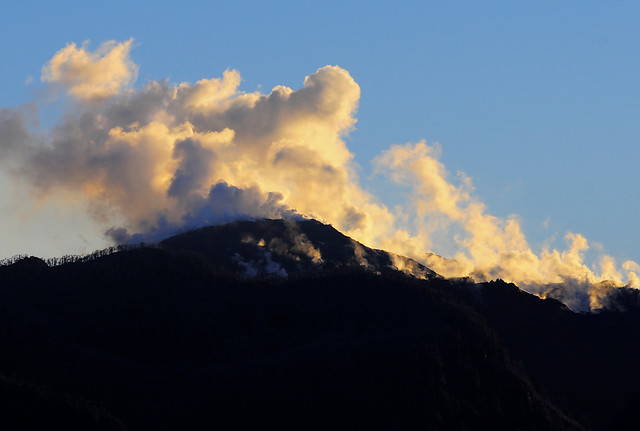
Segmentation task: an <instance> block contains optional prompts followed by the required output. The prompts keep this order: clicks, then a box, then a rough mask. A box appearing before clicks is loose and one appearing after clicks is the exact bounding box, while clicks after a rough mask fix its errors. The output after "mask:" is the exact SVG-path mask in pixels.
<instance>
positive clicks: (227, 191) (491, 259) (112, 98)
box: [0, 40, 640, 308]
mask: <svg viewBox="0 0 640 431" xmlns="http://www.w3.org/2000/svg"><path fill="white" fill-rule="evenodd" d="M132 44H133V40H129V41H127V42H123V43H117V42H114V41H111V42H106V43H104V44H102V45H101V46H100V47H99V48H98V49H97V50H96V51H93V52H91V51H89V50H88V46H87V44H83V45H81V46H80V47H78V46H76V45H75V44H69V45H67V46H66V47H65V48H63V49H62V50H60V51H59V52H58V53H56V54H55V55H54V56H53V58H52V59H51V60H50V61H49V62H48V63H47V64H46V65H45V66H44V67H43V70H42V81H43V82H44V83H45V85H48V86H51V87H52V88H54V89H56V90H59V91H64V92H66V95H67V96H68V102H69V103H70V104H71V106H72V108H71V109H70V110H69V112H68V113H67V114H66V116H65V117H64V118H63V119H62V120H61V122H60V123H59V124H58V125H56V126H55V127H54V128H52V130H50V131H48V132H47V133H45V134H42V135H41V134H39V133H37V132H36V131H34V130H33V129H34V128H33V126H32V124H37V110H36V108H35V104H33V105H27V106H24V107H21V108H18V109H9V108H4V109H2V110H1V111H0V150H1V151H2V153H1V154H2V155H1V156H0V162H4V163H3V165H5V166H6V167H7V170H8V171H9V172H10V173H11V174H12V175H15V176H16V178H19V179H20V181H23V182H28V183H29V184H30V185H31V187H32V188H33V190H34V194H35V196H37V197H38V199H47V198H48V197H50V196H53V195H54V194H55V193H57V192H58V191H60V190H65V191H66V192H68V193H71V194H73V195H76V196H78V197H81V198H82V199H84V200H86V201H87V202H89V205H90V208H89V209H88V210H89V211H90V213H91V214H92V215H93V217H94V218H95V219H96V220H99V221H100V222H101V223H102V224H103V225H104V226H105V229H106V232H107V234H108V235H109V236H110V237H111V238H113V239H114V240H115V241H119V242H121V241H127V240H128V241H140V240H157V239H160V238H163V237H166V236H168V235H170V234H172V233H176V232H178V231H181V230H185V229H187V228H192V227H197V226H201V225H205V224H213V223H220V222H226V221H231V220H234V219H238V218H263V217H269V218H286V219H295V218H300V217H303V216H304V217H313V218H317V219H319V220H322V221H325V222H329V223H331V224H333V225H334V226H335V227H336V228H338V229H339V230H341V231H342V232H344V233H345V234H347V235H349V236H351V237H353V238H355V239H357V240H359V241H361V242H363V243H365V244H366V245H369V246H374V247H381V248H385V249H388V250H389V251H393V252H396V253H399V254H403V255H408V256H410V257H412V258H415V259H416V260H418V261H420V262H422V263H424V264H426V265H427V266H428V267H430V268H432V269H434V270H435V271H437V272H439V273H441V274H443V275H445V276H466V275H470V276H472V277H474V278H475V279H477V280H488V279H494V278H503V279H505V280H507V281H513V282H516V283H518V284H519V285H520V286H521V287H524V288H526V289H528V290H529V291H531V292H534V293H537V294H539V295H545V294H552V293H553V294H555V295H556V296H558V295H560V296H561V295H565V296H564V297H563V300H564V301H565V302H566V303H568V304H569V305H570V306H572V307H573V308H584V304H589V306H590V307H598V306H599V300H600V299H599V298H601V297H602V292H601V291H602V289H603V288H604V287H603V286H604V285H603V284H602V283H601V282H603V281H604V280H609V279H611V280H613V282H607V283H609V284H607V286H608V285H610V284H611V283H613V284H615V285H623V284H625V283H628V284H629V285H631V286H633V287H637V286H638V283H639V280H638V276H637V274H638V273H639V270H640V267H639V266H638V264H636V263H635V262H632V261H627V262H625V263H624V264H623V265H622V267H621V268H618V267H617V266H616V264H615V262H614V260H613V259H612V258H611V257H609V256H603V257H602V258H601V262H600V267H599V268H590V267H588V266H587V265H586V264H585V263H584V259H583V255H584V252H585V251H586V250H587V249H588V243H587V241H586V239H585V238H583V237H582V236H580V235H579V234H571V233H569V234H567V236H566V239H567V241H568V247H567V249H566V250H562V251H560V250H546V249H545V250H542V251H540V252H534V251H533V250H532V249H531V247H530V246H529V244H528V243H527V241H526V238H525V237H524V234H523V233H522V230H521V228H520V225H519V223H518V220H517V218H516V217H509V218H507V219H501V218H498V217H494V216H491V215H490V214H488V213H487V208H486V206H485V205H484V204H483V203H481V202H479V201H478V200H477V199H476V198H475V197H474V196H473V186H472V183H471V180H470V179H469V178H467V177H465V176H464V175H463V174H462V175H461V176H460V179H459V183H460V184H459V185H455V184H454V183H453V182H452V181H451V180H450V179H449V178H448V173H447V172H446V169H445V167H444V166H443V165H442V163H441V162H440V161H439V159H438V157H439V151H440V150H439V147H438V146H437V145H428V144H426V143H425V142H419V143H416V144H406V145H404V146H393V147H391V148H390V149H389V150H388V151H386V152H385V153H384V154H382V155H380V156H379V157H378V158H377V159H376V161H375V164H376V167H377V169H378V171H379V172H380V173H384V174H386V175H389V177H390V179H391V180H392V181H394V182H396V183H399V184H404V185H409V186H410V187H412V190H413V192H412V195H411V198H410V200H409V202H408V203H407V204H406V205H405V206H404V207H403V208H400V209H396V210H393V211H392V210H390V209H389V208H387V207H386V206H385V205H384V204H383V203H381V202H380V201H379V199H378V198H377V197H375V196H372V195H371V194H369V193H367V192H366V191H365V190H364V189H363V187H362V186H361V185H360V180H359V178H358V176H357V175H356V169H355V166H354V164H353V162H352V159H353V154H352V153H351V152H350V151H349V149H348V148H347V146H346V144H345V141H344V138H345V136H346V135H347V134H348V133H349V132H350V131H351V130H352V129H353V127H354V125H355V123H356V119H355V117H354V114H355V112H356V109H357V106H358V101H359V98H360V88H359V86H358V84H357V83H356V82H355V81H354V79H353V78H352V77H351V76H350V75H349V73H348V72H347V71H346V70H344V69H341V68H340V67H338V66H325V67H322V68H320V69H318V70H317V71H316V72H315V73H313V74H311V75H309V76H307V77H306V78H305V80H304V83H303V86H302V88H300V89H297V90H293V89H291V88H288V87H285V86H277V87H275V88H274V89H273V90H272V91H271V92H270V93H269V94H262V93H259V92H254V93H245V92H242V91H240V90H239V85H240V83H241V77H240V74H239V72H237V71H235V70H227V71H225V72H224V73H223V75H222V77H220V78H209V79H202V80H200V81H198V82H196V83H195V84H189V83H180V84H178V85H174V84H172V83H170V82H168V81H151V82H148V83H146V84H145V85H144V86H143V87H141V88H133V87H132V84H133V83H134V81H135V78H136V77H137V73H138V67H137V65H136V64H135V63H134V62H133V61H132V60H131V58H130V51H131V48H132ZM443 233H446V234H447V235H448V238H451V239H450V240H449V242H450V244H449V245H450V246H451V247H453V248H454V249H455V250H457V251H456V252H455V253H454V256H451V257H452V258H453V259H443V258H441V257H439V256H437V255H434V254H431V253H427V252H428V250H431V249H433V248H434V247H437V246H438V245H439V241H442V237H443ZM301 244H302V245H304V246H306V245H305V244H304V243H301ZM624 278H626V280H627V281H626V282H623V281H622V280H623V279H624ZM560 283H563V284H564V285H567V286H571V288H567V289H566V290H564V291H563V292H562V294H560V293H558V292H557V290H558V289H557V286H558V285H559V284H560ZM605 284H606V283H605ZM585 298H586V299H585ZM585 301H586V302H585Z"/></svg>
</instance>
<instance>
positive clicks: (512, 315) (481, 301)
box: [456, 281, 640, 430]
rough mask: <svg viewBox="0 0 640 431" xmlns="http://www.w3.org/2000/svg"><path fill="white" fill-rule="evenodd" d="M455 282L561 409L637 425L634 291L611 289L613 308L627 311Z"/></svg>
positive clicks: (639, 362)
mask: <svg viewBox="0 0 640 431" xmlns="http://www.w3.org/2000/svg"><path fill="white" fill-rule="evenodd" d="M456 290H458V292H459V293H461V294H462V295H465V294H466V298H467V299H466V301H467V303H468V304H469V305H470V306H472V307H473V308H474V310H476V311H477V312H479V313H480V314H482V315H483V316H484V317H485V319H486V320H487V322H488V323H489V325H490V326H491V327H492V328H494V329H495V330H496V332H497V334H498V336H499V339H500V340H501V342H502V343H503V345H504V346H505V347H506V348H507V349H508V351H509V353H510V355H511V357H512V358H513V359H515V360H517V361H521V362H522V364H523V366H524V369H525V370H526V372H527V374H528V375H529V376H530V377H531V379H532V381H534V382H535V383H536V384H537V387H538V388H540V389H542V391H543V393H545V394H547V395H548V396H549V397H550V398H551V399H552V400H553V401H554V402H555V403H556V404H557V405H558V406H560V407H561V408H562V409H563V410H564V411H565V412H567V413H569V414H570V415H571V416H573V417H575V418H576V419H578V420H579V421H580V422H581V423H583V424H585V425H587V426H588V427H589V428H591V429H599V430H612V429H638V426H639V424H640V421H638V415H637V413H636V411H637V407H636V406H637V401H638V400H639V399H640V349H639V348H638V341H639V340H640V313H638V312H637V309H636V310H634V309H633V304H635V301H636V300H637V291H635V290H633V291H632V290H627V289H621V290H620V291H619V292H615V293H614V294H613V295H612V297H611V301H612V303H615V304H616V307H617V308H618V309H619V308H623V309H625V310H629V311H626V312H618V311H611V310H607V309H605V310H602V311H600V312H598V313H584V314H582V313H573V312H571V311H569V309H568V308H567V307H566V306H564V305H563V304H562V303H560V302H558V301H556V300H553V299H545V300H542V299H539V298H537V297H535V296H533V295H529V294H527V293H525V292H523V291H521V290H519V289H518V288H517V287H516V286H515V285H513V284H507V283H504V282H502V281H496V282H491V283H483V284H478V285H474V286H473V288H472V289H471V290H470V289H468V288H464V289H456ZM465 292H466V293H465ZM626 296H629V297H630V298H626ZM614 298H617V299H614ZM614 301H615V302H614ZM636 307H637V306H636Z"/></svg>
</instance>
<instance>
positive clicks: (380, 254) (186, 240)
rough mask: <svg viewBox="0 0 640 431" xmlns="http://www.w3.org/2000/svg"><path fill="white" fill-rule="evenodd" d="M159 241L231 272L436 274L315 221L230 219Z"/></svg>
mask: <svg viewBox="0 0 640 431" xmlns="http://www.w3.org/2000/svg"><path fill="white" fill-rule="evenodd" d="M161 245H162V246H163V247H164V248H168V249H172V250H182V251H189V252H193V253H195V254H197V255H199V256H202V257H204V258H206V260H207V261H208V262H209V264H211V265H212V266H213V267H215V268H216V270H218V271H229V272H230V273H231V274H232V275H233V276H245V277H256V276H262V277H265V276H266V277H269V276H271V277H286V276H288V275H300V274H307V275H309V274H311V273H320V272H326V271H333V270H344V269H348V268H351V269H353V268H362V269H365V270H367V271H369V272H373V273H378V274H380V273H383V272H389V271H394V270H397V268H398V267H400V268H403V269H404V268H407V269H408V270H410V272H411V273H413V274H415V275H418V276H420V277H421V278H434V277H438V275H437V274H436V273H435V272H433V271H431V270H430V269H429V268H427V267H425V266H423V265H421V264H419V263H418V262H415V261H413V260H411V259H408V258H406V257H403V256H398V255H396V254H393V253H388V252H386V251H383V250H373V249H370V248H368V247H365V246H364V245H362V244H360V243H359V242H357V241H354V240H353V239H351V238H349V237H347V236H345V235H343V234H342V233H340V232H338V231H337V230H335V229H334V228H333V227H331V226H329V225H325V224H323V223H320V222H318V221H316V220H304V221H298V222H295V221H285V220H258V221H236V222H233V223H229V224H226V225H222V226H208V227H204V228H201V229H197V230H194V231H190V232H187V233H184V234H181V235H177V236H174V237H172V238H169V239H166V240H164V241H162V242H161Z"/></svg>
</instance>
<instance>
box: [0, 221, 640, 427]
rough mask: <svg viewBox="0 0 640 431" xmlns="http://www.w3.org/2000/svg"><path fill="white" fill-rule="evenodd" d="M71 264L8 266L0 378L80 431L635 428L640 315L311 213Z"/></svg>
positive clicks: (1, 282)
mask: <svg viewBox="0 0 640 431" xmlns="http://www.w3.org/2000/svg"><path fill="white" fill-rule="evenodd" d="M63 261H65V262H67V263H64V264H62V265H58V266H52V267H49V266H47V264H46V263H45V262H44V261H42V260H40V259H37V258H28V259H22V260H19V261H17V262H15V263H13V264H12V265H7V266H0V346H2V349H0V375H4V376H11V377H10V379H9V380H8V381H10V382H14V383H11V384H10V385H9V386H10V388H9V389H8V391H9V392H8V393H9V394H13V393H15V387H16V385H17V386H18V387H23V386H21V385H27V386H25V387H29V388H37V389H35V390H29V391H31V392H29V391H27V392H28V393H34V391H35V393H39V392H43V391H44V392H46V393H47V394H49V395H48V399H49V400H50V401H47V402H46V403H45V404H46V405H47V407H45V409H49V408H50V406H57V405H60V404H56V403H57V402H58V401H56V400H59V399H70V400H82V401H73V402H71V404H72V405H74V406H76V407H77V406H80V407H78V408H75V407H74V408H71V409H69V408H67V407H64V406H61V407H60V409H61V412H63V413H61V414H62V416H63V417H66V418H68V420H69V423H70V424H73V423H75V422H73V421H74V420H76V419H74V418H79V417H84V418H86V417H87V416H86V415H85V413H83V412H86V411H90V412H94V413H95V414H92V415H89V416H90V418H94V419H95V418H108V420H107V419H101V421H102V422H101V421H100V420H98V421H97V423H100V424H108V426H111V427H112V428H104V429H118V428H117V427H118V426H121V425H120V423H123V424H124V425H125V426H126V427H127V429H129V430H147V429H167V430H168V429H212V428H213V429H215V428H219V429H255V428H279V429H448V430H449V429H451V430H456V429H459V430H463V429H509V430H511V429H520V430H540V429H545V430H560V429H562V430H565V429H566V430H573V429H585V428H588V429H612V428H614V427H615V426H619V427H620V428H621V429H623V428H624V426H627V425H632V424H634V423H635V424H637V421H636V422H634V421H635V420H636V418H637V415H635V410H633V409H630V406H631V405H632V404H631V403H633V402H635V401H637V400H638V399H640V391H638V390H637V389H636V388H638V387H640V386H638V383H640V373H638V371H637V370H636V368H637V364H638V360H639V359H640V357H639V356H640V355H639V352H638V350H639V349H638V348H637V347H636V343H635V341H636V340H637V339H638V334H639V331H640V322H639V319H638V317H637V316H638V314H637V313H635V314H634V313H633V312H630V311H628V312H624V313H622V312H620V311H607V312H603V313H600V314H589V315H581V314H575V313H573V312H571V311H570V310H568V309H567V308H566V307H565V306H564V305H563V304H561V303H559V302H558V301H555V300H550V299H547V300H542V299H540V298H537V297H535V296H532V295H529V294H527V293H525V292H522V291H520V290H519V289H518V288H517V287H516V286H514V285H510V284H506V283H503V282H493V283H483V284H474V283H471V282H469V281H465V280H458V281H452V280H445V279H442V278H441V277H439V276H437V275H436V274H435V273H433V272H432V271H430V270H428V269H427V268H425V267H423V266H420V265H418V264H417V263H415V262H413V261H411V260H410V259H406V258H399V257H397V256H393V255H390V254H388V253H386V252H384V251H381V250H372V249H369V248H367V247H364V246H363V245H361V244H359V243H357V242H355V241H353V240H351V239H350V238H348V237H346V236H344V235H342V234H341V233H340V232H338V231H336V230H335V229H333V228H332V227H330V226H326V225H323V224H322V223H319V222H316V221H312V220H309V221H302V222H284V221H279V220H264V221H258V222H235V223H231V224H229V225H224V226H213V227H207V228H202V229H199V230H196V231H193V232H188V233H185V234H182V235H178V236H176V237H173V238H169V239H167V240H165V241H163V242H162V243H160V244H159V245H155V246H150V247H146V246H143V247H137V248H124V249H123V250H122V251H121V252H117V253H112V254H109V253H96V254H95V255H94V257H93V258H91V259H78V260H77V261H74V259H65V260H63ZM397 268H404V269H405V270H406V271H408V272H410V273H413V274H415V275H416V276H411V275H407V274H406V273H405V272H400V271H398V270H397ZM628 294H629V295H631V296H633V295H632V294H633V292H628ZM0 381H2V380H1V379H0ZM16 382H20V383H16ZM12 385H13V386H12ZM12 391H13V392H12ZM65 397H68V398H65ZM14 398H16V399H17V398H19V397H17V396H14V395H9V396H8V397H5V398H4V399H5V401H4V402H2V403H1V406H0V409H1V410H0V411H1V412H3V413H4V412H6V411H7V410H10V409H12V408H13V407H11V406H13V405H14V404H15V403H14V404H11V402H9V401H6V400H9V399H14ZM24 399H26V400H27V401H25V402H23V403H22V404H21V405H22V406H23V407H22V408H23V409H26V411H32V412H33V413H34V414H37V413H36V412H38V411H42V409H43V407H42V406H41V405H40V404H38V401H35V400H34V397H33V396H31V395H28V396H26V398H24ZM51 400H52V401H51ZM24 406H26V407H24ZM87 406H88V407H87ZM91 406H96V408H95V409H93V407H91ZM92 409H93V410H92ZM54 410H55V409H54ZM65 412H66V413H65ZM96 412H97V413H96ZM83 415H85V416H83ZM2 417H7V416H4V415H3V414H0V427H3V425H5V424H4V423H2V422H1V421H2V420H3V419H2ZM114 417H115V418H118V419H114ZM92 420H93V419H92ZM93 423H96V421H94V422H93ZM105 426H106V425H105ZM4 428H6V427H4ZM69 429H72V428H71V425H70V426H69ZM86 429H92V428H91V427H90V426H87V428H86Z"/></svg>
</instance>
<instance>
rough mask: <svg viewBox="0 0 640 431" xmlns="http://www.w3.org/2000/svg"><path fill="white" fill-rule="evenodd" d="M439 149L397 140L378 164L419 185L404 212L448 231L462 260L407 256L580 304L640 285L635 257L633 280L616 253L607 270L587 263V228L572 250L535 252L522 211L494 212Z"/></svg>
mask: <svg viewBox="0 0 640 431" xmlns="http://www.w3.org/2000/svg"><path fill="white" fill-rule="evenodd" d="M439 154H440V148H439V146H437V145H434V146H430V145H427V144H426V142H424V141H423V142H419V143H417V144H406V145H395V146H392V147H391V149H389V150H388V151H385V152H384V153H383V154H381V155H380V156H379V157H378V158H377V159H376V162H375V163H376V166H377V169H378V171H379V172H381V173H385V174H387V175H388V176H389V177H390V178H391V179H392V180H393V181H395V182H396V183H400V184H403V185H408V186H410V187H412V195H411V208H404V209H403V212H405V213H407V212H408V213H412V214H414V219H413V223H414V224H415V225H416V226H418V227H419V228H420V229H421V230H422V231H423V232H427V233H433V232H435V231H436V229H437V230H439V231H440V232H441V233H442V231H446V232H447V233H448V235H447V237H449V238H452V239H453V244H451V245H450V246H451V248H452V249H454V250H456V251H455V254H454V257H455V259H454V260H450V259H443V258H441V257H440V256H437V255H434V254H429V255H428V256H427V257H426V258H422V259H421V258H420V256H415V255H413V253H415V252H414V251H412V250H410V249H407V250H406V252H408V253H407V254H409V255H413V257H415V258H417V259H418V260H419V261H422V262H424V263H426V264H427V266H429V267H430V268H432V269H433V270H435V271H436V272H438V273H440V274H442V275H444V276H448V277H456V276H464V275H471V276H472V277H473V278H474V279H476V280H479V281H484V280H491V279H496V278H501V279H504V280H506V281H509V282H515V283H517V284H518V285H519V286H520V287H522V288H525V289H526V290H528V291H530V292H532V293H536V294H539V295H541V296H547V295H550V296H554V297H560V298H561V299H562V300H563V301H564V302H565V303H567V304H568V305H569V306H570V307H572V308H574V309H596V308H600V307H601V306H602V300H603V298H604V297H605V296H606V295H607V293H608V291H609V289H611V288H612V287H619V286H622V285H624V284H627V285H629V286H637V284H636V283H637V276H636V273H635V272H633V271H632V270H636V271H637V270H638V269H639V268H640V267H639V266H638V265H637V264H636V263H635V262H632V261H627V262H625V263H624V264H623V269H624V270H626V271H627V274H626V277H627V282H626V283H624V282H622V281H621V280H622V279H623V278H624V276H623V274H622V272H621V271H620V270H619V269H618V268H617V266H616V263H615V260H614V259H613V258H612V257H611V256H608V255H602V256H601V257H600V262H599V269H595V268H590V267H589V266H588V265H587V264H586V263H585V261H584V253H585V252H586V251H587V250H589V248H590V247H589V244H588V242H587V239H586V238H584V237H583V236H582V235H579V234H574V233H567V234H566V236H565V239H566V241H567V243H568V247H567V249H566V250H563V251H560V250H556V249H554V250H549V249H543V250H541V251H540V252H538V253H536V252H534V251H533V250H532V249H531V247H530V245H529V244H528V242H527V240H526V238H525V236H524V234H523V232H522V229H521V227H520V223H519V221H518V219H517V217H515V216H510V217H508V218H506V219H502V218H499V217H495V216H492V215H490V214H488V213H487V208H486V206H485V205H484V204H483V203H482V202H479V201H478V200H477V199H476V198H475V197H474V196H473V194H472V191H473V186H472V184H471V180H470V179H469V178H468V177H466V176H465V175H464V174H459V178H460V184H459V185H455V184H453V183H452V182H451V181H450V180H449V178H448V177H449V174H448V172H447V171H446V169H445V167H444V165H443V164H442V163H441V162H440V161H439V160H438V157H439ZM559 286H562V289H561V288H560V287H559Z"/></svg>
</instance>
